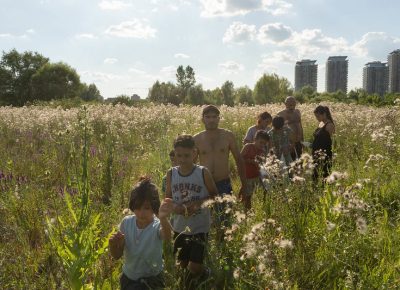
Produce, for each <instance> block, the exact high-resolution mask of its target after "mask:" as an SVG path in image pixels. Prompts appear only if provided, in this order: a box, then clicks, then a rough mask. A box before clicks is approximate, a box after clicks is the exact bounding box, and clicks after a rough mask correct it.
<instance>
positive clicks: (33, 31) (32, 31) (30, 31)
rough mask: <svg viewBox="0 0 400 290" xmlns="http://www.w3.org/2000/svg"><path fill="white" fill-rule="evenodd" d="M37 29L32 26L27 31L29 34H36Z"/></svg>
mask: <svg viewBox="0 0 400 290" xmlns="http://www.w3.org/2000/svg"><path fill="white" fill-rule="evenodd" d="M35 32H36V31H35V30H34V29H32V28H30V29H28V30H27V31H26V33H29V34H34V33H35Z"/></svg>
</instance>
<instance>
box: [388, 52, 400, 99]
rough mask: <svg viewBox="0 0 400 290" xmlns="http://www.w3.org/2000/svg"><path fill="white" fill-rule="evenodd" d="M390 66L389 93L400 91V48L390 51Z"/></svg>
mask: <svg viewBox="0 0 400 290" xmlns="http://www.w3.org/2000/svg"><path fill="white" fill-rule="evenodd" d="M388 67H389V93H400V49H397V50H394V51H392V52H391V53H389V56H388Z"/></svg>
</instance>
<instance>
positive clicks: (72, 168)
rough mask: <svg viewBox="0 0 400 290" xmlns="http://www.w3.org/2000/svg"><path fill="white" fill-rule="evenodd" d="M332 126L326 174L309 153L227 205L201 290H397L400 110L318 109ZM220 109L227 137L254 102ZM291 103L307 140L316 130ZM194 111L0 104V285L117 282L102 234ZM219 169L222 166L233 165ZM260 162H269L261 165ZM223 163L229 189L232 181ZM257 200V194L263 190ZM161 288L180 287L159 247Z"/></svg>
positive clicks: (192, 125) (274, 108) (250, 113)
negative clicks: (315, 175) (316, 173)
mask: <svg viewBox="0 0 400 290" xmlns="http://www.w3.org/2000/svg"><path fill="white" fill-rule="evenodd" d="M328 105H329V106H330V107H331V111H332V112H333V115H334V118H335V123H336V128H337V132H336V136H335V140H334V151H335V158H334V167H333V170H334V171H336V172H337V173H335V174H333V175H332V176H331V178H330V180H329V183H328V184H326V185H325V186H322V185H320V186H315V185H314V184H313V183H312V181H311V178H310V172H309V170H307V168H308V167H307V164H309V160H308V158H307V156H304V157H303V159H302V160H301V161H300V162H299V163H298V164H296V165H294V167H293V168H292V170H293V172H294V176H292V180H290V179H289V177H287V176H286V177H283V178H282V180H277V179H276V178H275V179H271V180H265V181H264V182H265V184H266V185H268V191H267V192H266V194H265V192H264V191H263V189H262V188H259V189H258V190H257V191H256V192H255V194H254V196H253V205H254V208H253V210H252V211H251V212H250V213H249V214H248V215H244V213H243V207H242V205H241V204H240V202H238V201H236V200H231V201H230V202H231V208H230V209H229V210H230V211H231V214H232V222H231V226H230V227H229V228H226V229H224V231H225V239H224V240H223V241H219V240H218V239H216V231H215V229H214V228H213V229H212V231H211V233H210V239H209V240H210V242H209V244H208V251H207V252H208V253H207V257H206V262H207V264H208V265H209V266H210V268H211V269H212V277H211V279H210V280H209V281H207V282H205V284H203V285H202V286H200V288H203V289H212V288H214V289H396V288H397V287H398V285H399V284H400V274H399V259H398V253H399V252H400V238H399V237H400V235H399V234H400V226H399V225H400V224H399V220H398V216H399V198H398V193H399V189H400V184H399V183H400V179H399V178H398V175H399V170H400V166H399V164H400V162H399V159H400V147H399V146H400V136H399V132H400V121H399V120H400V118H399V117H400V113H399V111H398V108H379V109H371V108H369V107H362V106H355V105H343V104H328ZM281 108H282V105H279V104H276V105H269V106H256V107H246V106H238V107H234V108H228V107H222V108H221V111H222V120H221V127H224V128H227V129H229V130H232V131H233V132H234V133H235V135H236V136H237V139H238V143H239V142H240V140H241V138H243V135H244V134H245V131H246V129H247V128H248V127H249V126H251V125H252V124H253V123H254V122H255V116H256V115H257V114H258V113H260V112H262V111H263V110H268V111H269V112H271V113H272V114H275V113H277V112H278V111H279V110H280V109H281ZM313 109H314V106H313V105H312V104H311V105H302V106H300V110H301V111H302V114H303V116H302V117H303V124H304V128H305V136H306V139H307V140H309V139H310V138H311V135H312V132H313V130H314V128H315V127H316V126H317V124H316V121H315V120H314V117H313V113H312V112H313ZM200 112H201V108H199V107H174V106H148V107H143V108H135V107H126V106H123V105H116V106H105V105H92V106H89V107H88V108H86V109H85V108H71V109H62V108H54V107H53V108H51V107H40V106H36V107H35V106H33V107H24V108H18V109H17V108H0V135H1V136H2V137H1V138H0V147H1V148H2V149H3V150H1V151H0V217H1V218H0V285H1V288H4V289H70V288H72V289H84V288H94V289H118V276H119V274H120V273H121V262H120V261H118V262H116V261H113V260H112V259H111V258H110V255H109V254H108V253H107V249H106V246H107V239H108V236H109V235H110V233H111V232H112V231H113V230H114V229H115V227H116V225H117V224H118V223H119V222H120V220H121V219H122V217H123V216H124V215H125V214H126V211H124V209H125V208H126V207H127V204H128V195H127V193H128V192H129V190H130V189H131V187H132V185H133V184H134V183H135V182H136V180H137V179H138V177H139V176H141V175H143V174H147V175H151V176H152V178H153V180H154V181H155V182H156V183H158V184H159V185H161V179H162V177H163V176H164V175H165V172H166V170H167V169H168V167H169V166H170V164H169V159H168V152H169V151H170V148H171V145H172V141H173V139H174V138H175V137H176V135H178V134H181V133H184V132H186V133H190V134H193V133H196V132H198V131H200V130H202V124H201V122H200V118H199V116H200ZM231 164H232V165H233V164H234V162H233V160H231ZM263 166H264V167H265V170H266V171H268V172H272V171H273V170H274V167H273V164H272V163H271V162H269V161H266V162H265V164H264V165H263ZM235 172H236V170H235V168H234V166H233V167H232V177H233V184H234V191H235V192H237V189H238V186H239V184H238V180H237V178H236V173H235ZM264 194H265V198H264ZM164 260H165V273H166V280H167V286H168V288H169V289H184V286H183V285H184V284H183V282H182V281H183V280H182V279H183V276H184V273H182V272H181V271H180V270H179V269H177V268H176V267H175V262H174V257H173V255H172V249H171V245H170V244H166V245H165V251H164Z"/></svg>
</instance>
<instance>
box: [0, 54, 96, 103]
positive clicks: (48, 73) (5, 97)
mask: <svg viewBox="0 0 400 290" xmlns="http://www.w3.org/2000/svg"><path fill="white" fill-rule="evenodd" d="M76 97H79V98H81V99H82V100H84V101H92V100H97V101H100V100H103V97H102V96H101V94H100V91H99V90H98V89H97V87H96V85H95V84H89V85H87V84H85V83H82V82H81V81H80V77H79V75H78V73H77V72H76V70H75V69H73V68H72V67H70V66H69V65H68V64H66V63H63V62H57V63H52V62H50V60H49V58H47V57H44V56H43V55H41V54H39V53H37V52H31V51H26V52H23V53H19V52H18V51H17V50H15V49H13V50H11V51H9V52H3V55H2V57H1V60H0V105H12V106H23V105H26V104H29V103H34V102H36V101H50V100H58V99H70V98H76Z"/></svg>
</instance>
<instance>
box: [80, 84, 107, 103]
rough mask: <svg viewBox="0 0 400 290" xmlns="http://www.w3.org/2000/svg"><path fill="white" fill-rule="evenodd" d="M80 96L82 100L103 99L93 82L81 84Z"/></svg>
mask: <svg viewBox="0 0 400 290" xmlns="http://www.w3.org/2000/svg"><path fill="white" fill-rule="evenodd" d="M80 97H81V99H82V100H84V101H103V97H102V96H101V94H100V91H99V90H98V89H97V87H96V85H95V84H90V85H89V86H88V85H86V84H82V85H81V94H80Z"/></svg>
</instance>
